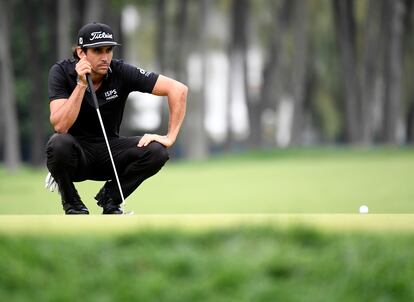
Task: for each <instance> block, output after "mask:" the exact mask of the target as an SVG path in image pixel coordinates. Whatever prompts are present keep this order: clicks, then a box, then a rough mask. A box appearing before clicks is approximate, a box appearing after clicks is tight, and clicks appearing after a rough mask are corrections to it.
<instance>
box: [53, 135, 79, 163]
mask: <svg viewBox="0 0 414 302" xmlns="http://www.w3.org/2000/svg"><path fill="white" fill-rule="evenodd" d="M75 144H76V140H75V138H74V137H73V136H72V135H70V134H59V133H55V134H53V135H52V136H51V138H50V139H49V141H48V142H47V144H46V156H47V160H48V162H50V161H54V162H56V161H62V160H63V161H65V160H68V158H69V157H70V155H71V153H72V152H73V150H74V148H73V146H74V145H75Z"/></svg>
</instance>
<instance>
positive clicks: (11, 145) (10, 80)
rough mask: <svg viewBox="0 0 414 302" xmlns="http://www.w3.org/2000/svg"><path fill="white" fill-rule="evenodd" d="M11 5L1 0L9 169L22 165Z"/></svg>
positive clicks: (1, 83)
mask: <svg viewBox="0 0 414 302" xmlns="http://www.w3.org/2000/svg"><path fill="white" fill-rule="evenodd" d="M11 15H12V14H11V6H10V3H9V2H7V1H0V88H1V89H0V100H1V105H2V110H1V112H2V118H1V120H2V121H3V123H4V130H5V131H4V132H5V134H4V142H3V147H4V161H5V166H6V168H7V169H8V170H9V171H15V170H17V169H18V167H19V166H20V144H19V129H18V122H17V113H16V107H15V90H14V75H13V60H12V57H11V54H10V53H11V52H10V48H11V47H10V28H11V23H10V19H9V17H10V16H11Z"/></svg>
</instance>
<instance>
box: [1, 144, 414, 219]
mask: <svg viewBox="0 0 414 302" xmlns="http://www.w3.org/2000/svg"><path fill="white" fill-rule="evenodd" d="M45 174H46V170H31V169H27V168H26V169H24V170H22V171H20V172H18V173H16V174H8V173H6V172H5V171H4V170H0V201H1V202H0V214H57V213H61V212H62V210H61V206H60V204H59V196H58V195H57V194H55V193H50V192H47V191H46V190H45V189H44V188H43V185H44V184H43V180H44V176H45ZM412 179H414V151H412V150H411V149H409V148H406V149H391V148H390V149H366V150H365V149H334V148H326V149H309V150H306V149H304V150H278V151H271V152H260V153H244V154H239V155H236V156H222V157H218V158H215V159H212V160H207V161H200V162H170V163H167V165H166V166H165V167H164V168H163V169H162V170H161V171H160V172H159V174H157V175H156V176H155V177H153V178H151V179H149V180H147V181H146V182H145V183H144V184H143V185H142V186H141V187H140V188H139V189H138V190H137V191H136V192H135V193H133V194H132V195H131V196H130V197H129V198H128V199H127V205H128V209H130V210H134V211H135V212H137V213H143V214H173V213H355V212H356V211H357V210H358V208H359V206H360V205H361V204H367V205H368V206H369V208H370V212H371V213H414V203H413V200H414V189H412ZM101 185H102V183H99V182H91V181H87V182H82V183H79V184H77V188H78V191H79V192H80V194H81V196H82V198H83V200H84V202H85V203H86V204H87V206H88V207H89V208H90V210H91V212H92V213H95V214H98V213H100V208H99V207H98V206H96V204H95V200H94V199H93V197H94V196H95V194H96V192H97V191H98V190H99V188H100V187H101Z"/></svg>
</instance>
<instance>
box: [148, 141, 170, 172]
mask: <svg viewBox="0 0 414 302" xmlns="http://www.w3.org/2000/svg"><path fill="white" fill-rule="evenodd" d="M148 151H149V152H151V157H150V158H151V163H152V165H154V166H155V167H156V168H158V169H160V168H161V167H162V166H164V164H165V163H166V162H167V161H168V159H169V158H170V156H169V154H168V151H167V148H165V146H163V145H162V144H160V143H158V142H152V143H150V144H149V145H148Z"/></svg>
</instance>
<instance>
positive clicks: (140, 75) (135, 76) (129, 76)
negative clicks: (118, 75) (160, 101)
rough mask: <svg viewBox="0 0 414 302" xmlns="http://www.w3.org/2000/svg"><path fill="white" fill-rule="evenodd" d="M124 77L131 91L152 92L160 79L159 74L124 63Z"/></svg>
mask: <svg viewBox="0 0 414 302" xmlns="http://www.w3.org/2000/svg"><path fill="white" fill-rule="evenodd" d="M122 69H123V78H124V81H125V84H126V86H127V87H128V88H129V89H130V91H139V92H145V93H151V92H152V90H153V89H154V86H155V83H156V82H157V79H158V76H159V75H158V74H156V73H154V72H151V71H146V70H144V69H141V68H138V67H135V66H132V65H129V64H126V63H124V64H123V66H122Z"/></svg>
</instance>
